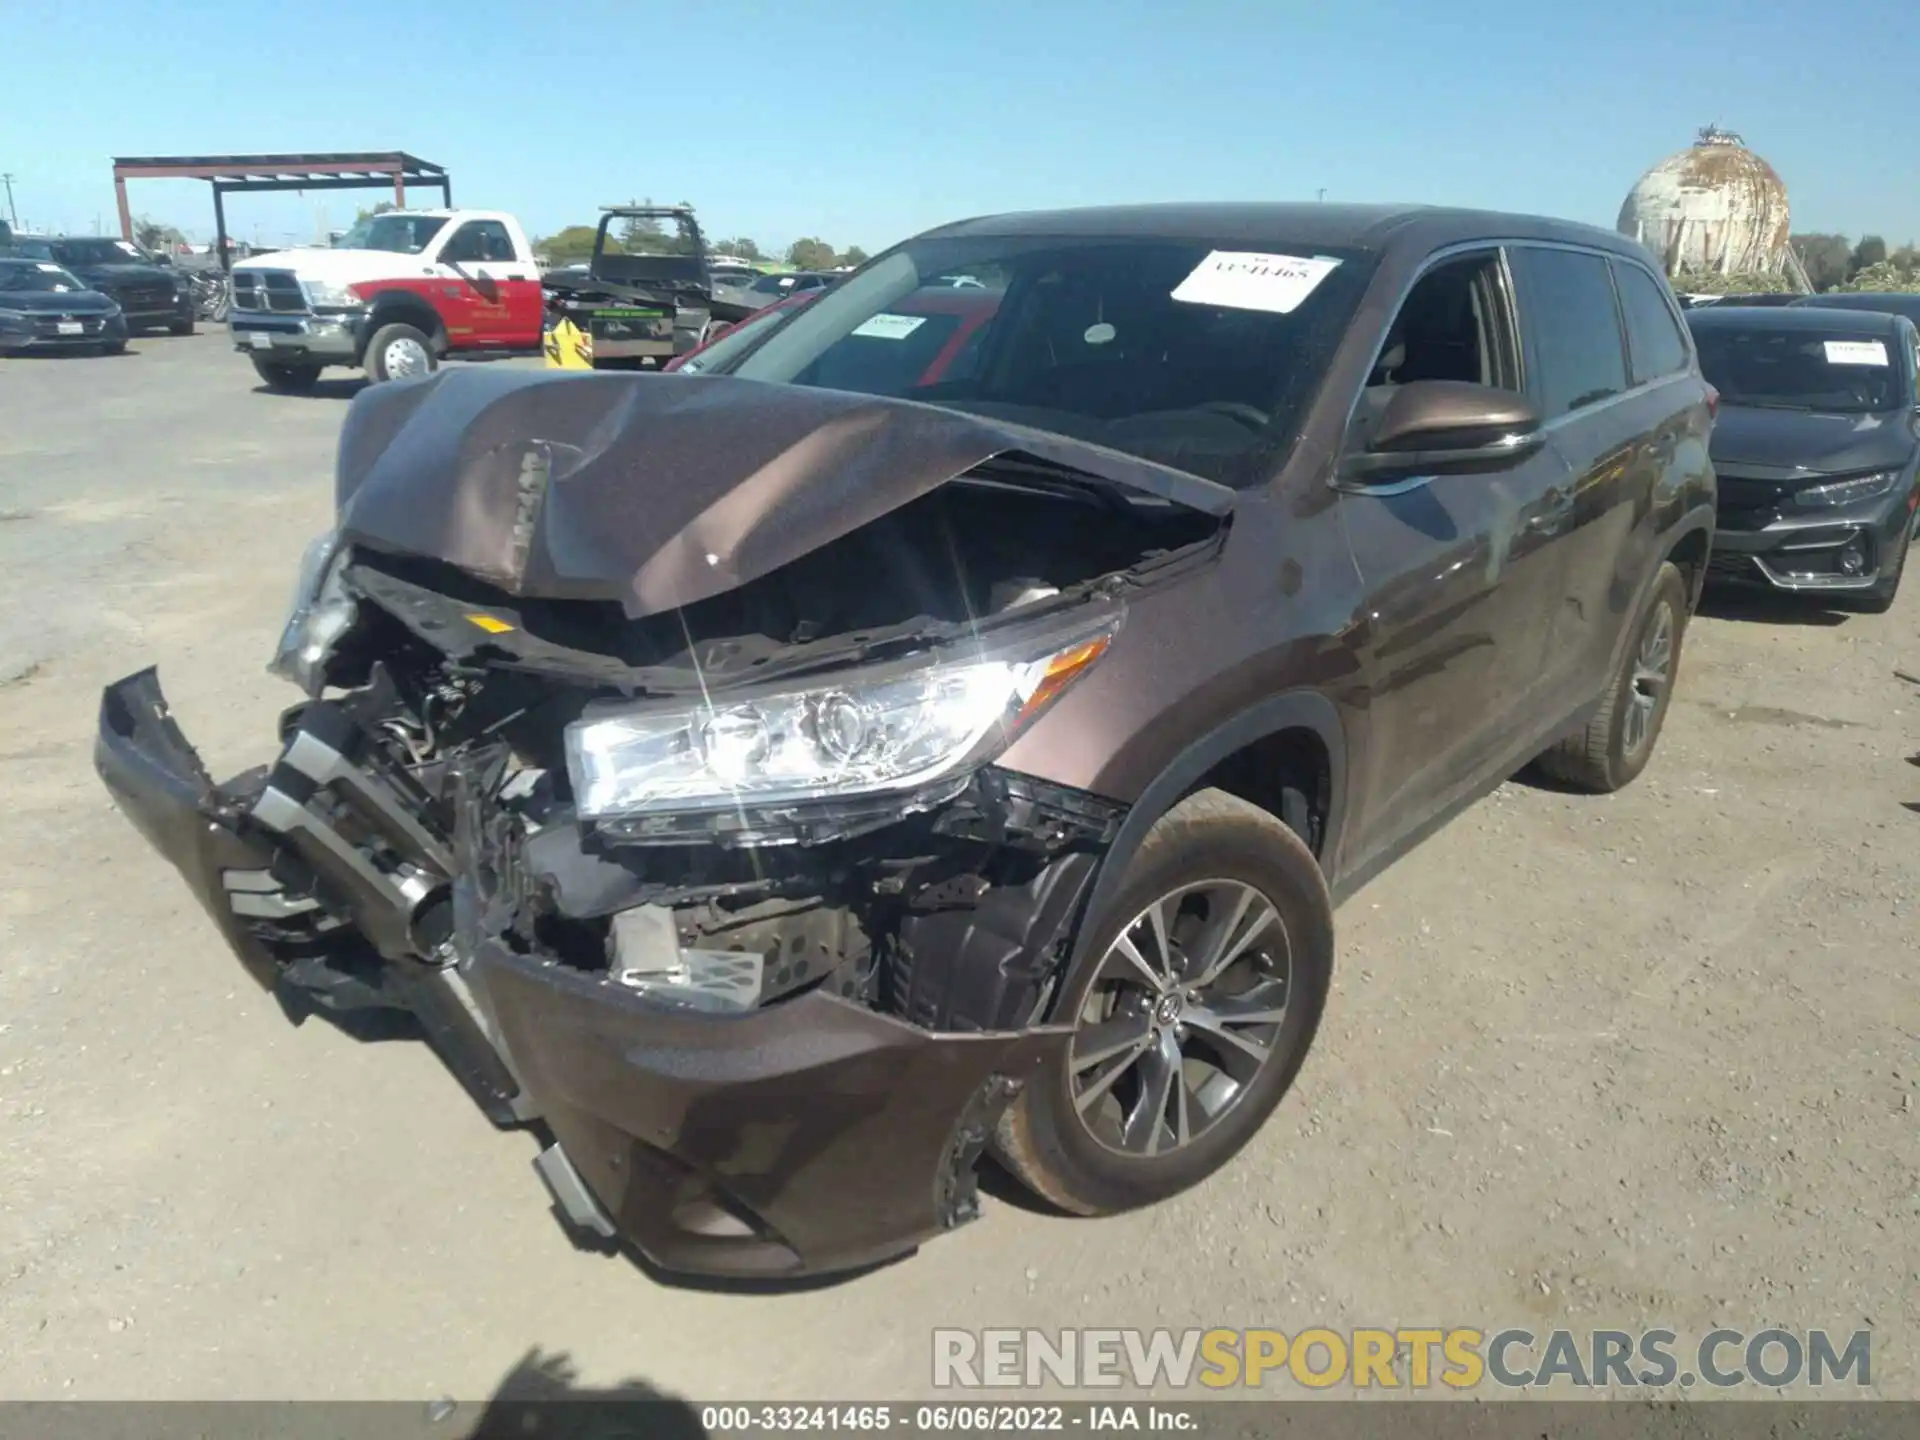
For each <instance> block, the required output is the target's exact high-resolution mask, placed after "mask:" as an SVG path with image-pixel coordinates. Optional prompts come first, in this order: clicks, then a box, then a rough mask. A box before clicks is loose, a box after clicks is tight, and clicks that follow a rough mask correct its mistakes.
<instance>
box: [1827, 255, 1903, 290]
mask: <svg viewBox="0 0 1920 1440" xmlns="http://www.w3.org/2000/svg"><path fill="white" fill-rule="evenodd" d="M1838 288H1839V289H1842V290H1877V291H1888V290H1896V291H1905V292H1911V291H1916V290H1920V267H1916V268H1909V267H1906V266H1901V265H1897V264H1895V263H1894V262H1893V261H1892V260H1882V261H1881V262H1880V263H1879V264H1878V265H1869V266H1867V267H1866V268H1865V269H1864V270H1856V271H1855V272H1854V273H1853V274H1852V275H1851V276H1849V277H1848V279H1847V283H1846V284H1844V285H1841V286H1839V287H1838Z"/></svg>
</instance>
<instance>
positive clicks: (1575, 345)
mask: <svg viewBox="0 0 1920 1440" xmlns="http://www.w3.org/2000/svg"><path fill="white" fill-rule="evenodd" d="M1511 263H1512V266H1513V274H1514V281H1515V283H1516V284H1517V285H1518V286H1519V289H1520V312H1521V314H1522V315H1523V316H1525V317H1526V326H1527V347H1528V357H1527V358H1528V365H1527V373H1528V375H1529V376H1530V377H1531V379H1532V385H1533V390H1534V393H1535V394H1536V395H1537V396H1538V398H1539V404H1540V413H1541V417H1542V418H1543V419H1546V420H1552V419H1554V418H1555V417H1557V416H1560V415H1565V414H1566V413H1567V412H1568V411H1570V410H1578V409H1580V408H1581V407H1582V406H1583V405H1594V404H1598V403H1599V402H1600V401H1602V400H1605V399H1606V398H1607V397H1608V396H1610V395H1618V394H1619V393H1620V392H1621V391H1622V390H1625V389H1626V388H1627V359H1626V353H1625V351H1624V350H1623V349H1622V348H1621V344H1620V316H1619V311H1618V310H1617V309H1616V307H1615V305H1614V299H1613V281H1612V279H1611V278H1610V277H1609V275H1608V273H1607V262H1606V261H1605V260H1604V259H1602V258H1601V257H1600V256H1598V255H1588V254H1585V253H1582V252H1580V251H1576V250H1546V249H1540V248H1536V247H1533V246H1526V245H1521V246H1516V247H1515V248H1514V250H1513V253H1512V259H1511Z"/></svg>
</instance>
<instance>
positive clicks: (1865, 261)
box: [1847, 235, 1887, 280]
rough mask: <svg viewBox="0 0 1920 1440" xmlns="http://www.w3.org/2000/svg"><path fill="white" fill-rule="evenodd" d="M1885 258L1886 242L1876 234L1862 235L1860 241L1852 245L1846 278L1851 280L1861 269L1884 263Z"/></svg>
mask: <svg viewBox="0 0 1920 1440" xmlns="http://www.w3.org/2000/svg"><path fill="white" fill-rule="evenodd" d="M1886 258H1887V242H1886V241H1884V240H1882V239H1881V238H1880V237H1879V236H1878V235H1862V236H1861V237H1860V243H1859V244H1858V245H1856V246H1854V247H1853V258H1852V262H1851V263H1850V264H1849V265H1848V266H1847V278H1848V279H1849V280H1851V279H1852V278H1853V277H1854V276H1855V275H1857V274H1859V273H1860V272H1861V271H1862V270H1866V269H1868V268H1870V267H1872V266H1874V265H1880V264H1884V263H1885V261H1886Z"/></svg>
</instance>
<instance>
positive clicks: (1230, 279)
mask: <svg viewBox="0 0 1920 1440" xmlns="http://www.w3.org/2000/svg"><path fill="white" fill-rule="evenodd" d="M1339 264H1340V262H1339V261H1338V260H1332V259H1329V258H1328V257H1327V256H1325V255H1314V256H1304V255H1268V254H1264V253H1262V252H1260V251H1257V250H1215V251H1213V252H1212V253H1211V254H1209V255H1208V256H1207V258H1206V259H1204V260H1202V261H1201V262H1200V263H1199V264H1198V265H1196V266H1195V267H1194V269H1193V273H1192V274H1191V275H1189V276H1187V278H1186V279H1184V280H1182V281H1181V282H1180V283H1179V285H1178V286H1176V287H1175V289H1174V291H1173V298H1174V299H1175V300H1184V301H1186V302H1187V303H1188V304H1189V305H1218V306H1221V307H1222V308H1224V309H1228V310H1266V311H1270V312H1271V313H1273V314H1276V315H1286V314H1290V313H1291V312H1292V311H1294V310H1296V309H1298V308H1299V306H1300V302H1301V301H1303V300H1305V299H1306V298H1307V297H1308V296H1309V295H1311V294H1312V293H1313V292H1314V290H1315V289H1317V288H1318V287H1319V284H1320V282H1321V281H1322V280H1324V279H1326V278H1327V276H1329V275H1330V274H1332V273H1333V271H1334V270H1335V269H1336V268H1337V267H1338V266H1339Z"/></svg>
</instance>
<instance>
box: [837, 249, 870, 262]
mask: <svg viewBox="0 0 1920 1440" xmlns="http://www.w3.org/2000/svg"><path fill="white" fill-rule="evenodd" d="M840 263H841V264H842V265H852V266H855V267H858V266H861V265H864V264H866V263H867V252H866V251H864V250H862V249H861V248H860V247H859V246H858V245H849V246H848V247H847V248H846V249H844V250H842V251H841V252H840Z"/></svg>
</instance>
